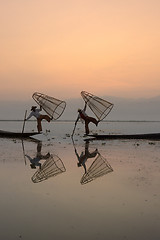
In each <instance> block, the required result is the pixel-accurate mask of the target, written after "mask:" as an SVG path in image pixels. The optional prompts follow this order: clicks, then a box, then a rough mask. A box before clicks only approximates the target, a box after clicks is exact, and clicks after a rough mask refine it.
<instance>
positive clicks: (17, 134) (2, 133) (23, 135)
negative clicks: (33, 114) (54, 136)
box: [0, 130, 39, 138]
mask: <svg viewBox="0 0 160 240" xmlns="http://www.w3.org/2000/svg"><path fill="white" fill-rule="evenodd" d="M36 134H39V133H38V132H23V133H22V132H8V131H3V130H0V137H6V138H29V137H31V136H33V135H36Z"/></svg>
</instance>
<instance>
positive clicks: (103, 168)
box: [81, 154, 113, 185]
mask: <svg viewBox="0 0 160 240" xmlns="http://www.w3.org/2000/svg"><path fill="white" fill-rule="evenodd" d="M112 171H113V169H112V167H111V166H110V164H109V163H108V162H107V160H106V159H105V158H104V157H102V156H101V155H100V154H99V155H98V157H97V158H96V159H95V160H94V162H93V163H92V164H91V166H90V167H89V169H88V170H87V172H86V173H85V174H84V175H83V177H82V178H81V184H82V185H83V184H86V183H89V182H91V181H93V180H95V179H96V178H99V177H102V176H104V175H105V174H107V173H110V172H112Z"/></svg>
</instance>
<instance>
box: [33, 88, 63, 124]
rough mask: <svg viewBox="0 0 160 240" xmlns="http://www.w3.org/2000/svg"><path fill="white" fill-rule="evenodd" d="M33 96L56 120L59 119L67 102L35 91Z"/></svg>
mask: <svg viewBox="0 0 160 240" xmlns="http://www.w3.org/2000/svg"><path fill="white" fill-rule="evenodd" d="M32 98H33V99H34V100H35V101H36V102H37V103H38V105H40V106H42V108H43V110H44V111H45V112H46V113H47V114H48V115H49V116H50V117H51V118H53V119H54V120H56V119H58V118H59V117H60V116H61V115H62V113H63V112H64V110H65V107H66V102H65V101H61V100H59V99H56V98H53V97H50V96H47V95H45V94H42V93H37V92H35V93H34V94H33V95H32Z"/></svg>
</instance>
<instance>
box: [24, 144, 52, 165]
mask: <svg viewBox="0 0 160 240" xmlns="http://www.w3.org/2000/svg"><path fill="white" fill-rule="evenodd" d="M41 150H42V142H41V141H38V143H37V154H36V156H35V157H33V158H32V157H30V156H29V155H27V154H25V156H26V157H27V158H28V159H29V161H30V166H31V168H36V167H37V166H38V167H39V168H40V169H41V165H42V164H41V163H40V161H41V160H46V159H48V158H49V157H50V153H49V152H48V153H47V154H46V155H42V153H41Z"/></svg>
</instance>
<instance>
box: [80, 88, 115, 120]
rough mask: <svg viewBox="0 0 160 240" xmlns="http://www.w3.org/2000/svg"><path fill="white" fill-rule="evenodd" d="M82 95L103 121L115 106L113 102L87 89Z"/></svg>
mask: <svg viewBox="0 0 160 240" xmlns="http://www.w3.org/2000/svg"><path fill="white" fill-rule="evenodd" d="M81 96H82V98H83V99H84V101H85V103H86V104H87V105H88V106H89V107H90V109H91V110H92V112H93V113H94V114H95V115H96V117H97V119H98V120H99V121H102V120H103V119H104V118H105V117H106V116H107V115H108V114H109V113H110V111H111V110H112V108H113V106H114V104H113V103H110V102H108V101H106V100H104V99H102V98H99V97H97V96H95V95H93V94H91V93H88V92H85V91H82V92H81Z"/></svg>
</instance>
